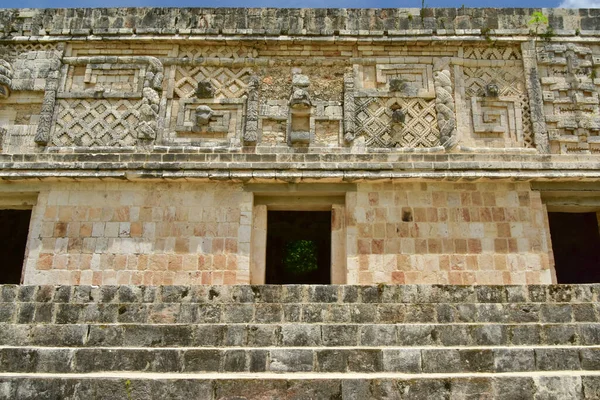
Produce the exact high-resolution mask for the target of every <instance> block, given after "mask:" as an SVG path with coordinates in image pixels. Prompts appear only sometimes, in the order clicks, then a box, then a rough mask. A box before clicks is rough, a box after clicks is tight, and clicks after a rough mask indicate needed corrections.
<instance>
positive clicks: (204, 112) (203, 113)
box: [195, 105, 213, 126]
mask: <svg viewBox="0 0 600 400" xmlns="http://www.w3.org/2000/svg"><path fill="white" fill-rule="evenodd" d="M195 114H196V125H197V126H203V125H208V123H209V122H210V118H211V117H212V115H213V110H212V109H211V108H210V107H209V106H206V105H201V106H198V107H196V112H195Z"/></svg>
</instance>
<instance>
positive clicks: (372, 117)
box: [355, 97, 440, 148]
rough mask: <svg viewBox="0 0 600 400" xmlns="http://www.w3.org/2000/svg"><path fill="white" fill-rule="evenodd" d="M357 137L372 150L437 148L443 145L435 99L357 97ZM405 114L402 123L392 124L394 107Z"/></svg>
mask: <svg viewBox="0 0 600 400" xmlns="http://www.w3.org/2000/svg"><path fill="white" fill-rule="evenodd" d="M355 104H356V110H355V116H356V117H355V124H356V133H357V136H361V135H362V136H364V137H365V142H366V145H367V146H369V147H379V148H382V147H408V148H415V147H435V146H439V145H440V140H439V130H438V126H437V119H436V110H435V100H426V99H420V98H390V97H357V98H355ZM393 107H399V108H400V109H401V110H402V112H403V113H404V116H405V119H404V122H403V123H393V122H392V113H393V111H392V108H393Z"/></svg>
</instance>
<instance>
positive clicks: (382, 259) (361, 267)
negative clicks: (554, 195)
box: [347, 183, 553, 285]
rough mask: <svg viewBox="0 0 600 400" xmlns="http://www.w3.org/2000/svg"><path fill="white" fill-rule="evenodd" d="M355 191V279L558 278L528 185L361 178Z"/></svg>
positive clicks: (351, 218)
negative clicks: (371, 181)
mask: <svg viewBox="0 0 600 400" xmlns="http://www.w3.org/2000/svg"><path fill="white" fill-rule="evenodd" d="M349 197H350V204H348V221H347V222H348V228H347V229H348V246H347V247H348V257H349V258H348V280H349V283H360V284H372V283H387V282H393V283H399V284H405V283H406V284H411V283H421V284H424V283H427V284H459V285H471V284H540V283H552V279H553V278H552V270H551V269H550V267H551V266H550V262H549V256H548V252H549V251H550V238H549V234H548V231H547V227H546V219H547V217H546V214H545V212H544V210H543V209H542V203H541V200H540V195H539V192H533V191H531V190H530V188H529V184H527V183H523V184H512V183H508V184H503V183H397V184H386V183H383V184H361V185H359V186H358V191H357V193H356V194H352V195H350V196H349Z"/></svg>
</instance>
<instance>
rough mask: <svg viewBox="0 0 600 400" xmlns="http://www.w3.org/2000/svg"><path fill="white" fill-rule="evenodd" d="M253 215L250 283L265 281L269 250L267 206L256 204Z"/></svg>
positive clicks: (255, 283)
mask: <svg viewBox="0 0 600 400" xmlns="http://www.w3.org/2000/svg"><path fill="white" fill-rule="evenodd" d="M253 210H254V215H253V216H252V236H251V239H250V240H251V245H250V283H251V284H253V285H263V284H264V283H265V271H266V269H265V268H266V254H267V252H266V250H267V206H266V205H257V206H254V208H253Z"/></svg>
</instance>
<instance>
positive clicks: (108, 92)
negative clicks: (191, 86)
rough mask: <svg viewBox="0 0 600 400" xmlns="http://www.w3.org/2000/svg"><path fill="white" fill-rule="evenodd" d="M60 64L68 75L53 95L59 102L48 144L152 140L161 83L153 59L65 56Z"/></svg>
mask: <svg viewBox="0 0 600 400" xmlns="http://www.w3.org/2000/svg"><path fill="white" fill-rule="evenodd" d="M63 62H64V63H65V64H67V66H68V71H69V72H68V75H67V76H68V77H69V79H67V80H66V81H65V82H64V86H63V88H62V90H61V91H59V92H58V93H57V94H56V97H57V98H58V99H59V103H60V104H59V107H58V108H57V110H56V117H55V120H56V125H55V130H54V135H53V138H52V142H51V143H52V145H54V146H116V147H120V146H132V145H135V144H137V143H138V141H144V142H149V141H153V140H154V139H155V138H156V136H157V134H158V127H157V120H158V115H159V106H160V97H161V96H160V92H161V91H162V82H163V66H162V64H161V63H160V61H159V60H158V59H157V58H154V57H146V56H123V57H104V56H98V57H67V58H64V59H63ZM114 71H118V74H116V75H115V74H113V72H114ZM46 93H48V90H47V91H46ZM40 143H44V142H40Z"/></svg>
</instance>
